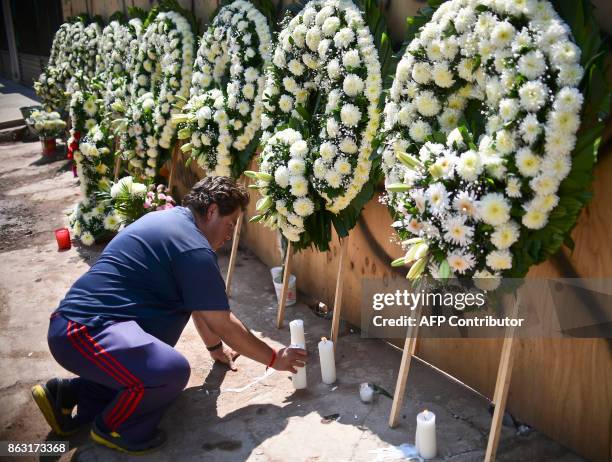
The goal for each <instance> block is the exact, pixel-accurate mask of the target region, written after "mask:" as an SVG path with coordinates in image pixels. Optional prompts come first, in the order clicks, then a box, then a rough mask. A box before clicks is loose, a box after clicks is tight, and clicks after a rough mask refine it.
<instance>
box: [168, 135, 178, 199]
mask: <svg viewBox="0 0 612 462" xmlns="http://www.w3.org/2000/svg"><path fill="white" fill-rule="evenodd" d="M178 150H179V142H178V141H177V142H176V143H175V144H174V148H173V149H172V159H171V162H170V175H169V177H168V191H170V194H172V186H174V173H175V170H176V164H177V162H178V157H179V156H178Z"/></svg>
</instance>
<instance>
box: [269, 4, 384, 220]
mask: <svg viewBox="0 0 612 462" xmlns="http://www.w3.org/2000/svg"><path fill="white" fill-rule="evenodd" d="M316 91H319V92H320V95H321V100H320V105H321V108H324V110H323V111H322V112H324V114H323V117H322V118H321V119H320V124H319V123H318V122H314V123H315V124H317V126H316V128H315V129H314V130H311V133H310V136H311V137H313V138H317V144H318V145H313V144H312V142H311V141H310V140H308V142H309V143H310V144H311V149H312V151H313V152H312V153H311V156H312V158H313V161H314V163H313V166H312V168H313V179H312V183H313V187H314V189H315V190H316V191H317V192H318V194H319V195H320V196H321V197H323V198H324V200H325V202H326V208H327V209H328V210H329V211H331V212H332V213H335V214H337V213H340V212H341V211H342V210H343V209H345V208H346V207H347V206H348V205H349V204H350V203H351V201H352V200H353V199H354V198H355V197H356V196H357V194H359V192H360V191H361V189H362V187H363V186H364V185H365V184H366V183H367V181H368V180H369V176H370V169H371V161H370V155H371V153H372V141H373V139H374V137H375V135H376V131H377V129H378V126H379V120H380V116H379V110H378V104H379V100H380V96H381V92H382V80H381V73H380V62H379V60H378V52H377V49H376V46H375V45H374V40H373V38H372V34H371V32H370V30H369V28H368V26H367V24H366V23H365V22H364V19H363V13H362V12H361V11H360V10H359V8H357V7H356V6H355V4H354V3H353V2H351V1H350V0H315V1H312V2H310V3H308V4H307V6H306V7H305V8H304V9H303V10H302V11H301V12H300V13H299V14H298V15H297V16H296V17H294V18H293V19H292V20H291V21H290V22H289V24H288V25H287V27H285V28H284V29H283V30H282V31H281V33H280V35H279V43H278V46H277V47H276V49H275V52H274V58H273V66H272V68H271V69H270V71H269V73H268V79H267V81H266V88H265V94H264V115H263V116H262V128H263V129H264V130H266V131H265V132H264V135H263V137H262V140H263V141H264V142H265V141H266V140H268V139H269V138H270V137H271V136H272V135H273V133H274V131H275V130H276V129H278V128H279V127H280V128H283V127H285V126H288V125H289V126H293V125H291V123H292V119H293V120H297V121H305V120H306V119H311V120H314V119H315V117H314V114H313V115H311V114H307V113H306V111H305V109H304V107H305V105H306V102H307V100H308V99H309V97H310V96H311V94H313V93H314V92H316ZM317 120H318V119H317ZM309 122H310V121H309ZM313 141H314V140H313Z"/></svg>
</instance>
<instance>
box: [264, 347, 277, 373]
mask: <svg viewBox="0 0 612 462" xmlns="http://www.w3.org/2000/svg"><path fill="white" fill-rule="evenodd" d="M274 361H276V350H275V349H274V348H273V349H272V359H271V360H270V362H269V363H268V365H267V366H266V370H268V369H269V368H271V367H272V364H274Z"/></svg>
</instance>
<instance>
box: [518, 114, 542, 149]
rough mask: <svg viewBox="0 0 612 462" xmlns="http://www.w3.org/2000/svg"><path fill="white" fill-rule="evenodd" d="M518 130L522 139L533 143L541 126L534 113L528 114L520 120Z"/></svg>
mask: <svg viewBox="0 0 612 462" xmlns="http://www.w3.org/2000/svg"><path fill="white" fill-rule="evenodd" d="M519 131H520V133H521V136H522V138H523V140H525V141H526V142H527V143H533V142H534V141H535V140H536V138H537V137H538V135H539V134H540V133H541V132H542V126H541V125H540V122H539V121H538V118H537V116H536V115H535V114H528V115H526V116H525V118H524V119H523V121H522V122H521V125H520V127H519Z"/></svg>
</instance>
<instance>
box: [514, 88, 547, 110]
mask: <svg viewBox="0 0 612 462" xmlns="http://www.w3.org/2000/svg"><path fill="white" fill-rule="evenodd" d="M547 92H548V88H547V87H546V85H544V84H543V83H542V82H539V81H536V82H527V83H526V84H524V85H523V86H522V87H521V88H520V89H519V98H520V100H521V107H523V108H524V109H525V110H527V111H533V112H537V111H538V110H539V109H540V108H541V107H542V106H544V104H545V103H546V100H547V98H548V94H547Z"/></svg>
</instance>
